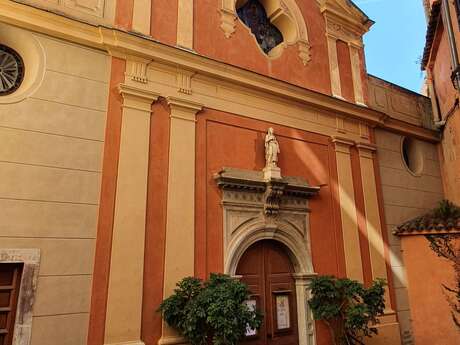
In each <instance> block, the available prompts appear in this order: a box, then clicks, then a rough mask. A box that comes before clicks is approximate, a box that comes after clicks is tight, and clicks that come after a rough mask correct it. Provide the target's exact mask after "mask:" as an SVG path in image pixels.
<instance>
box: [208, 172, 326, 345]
mask: <svg viewBox="0 0 460 345" xmlns="http://www.w3.org/2000/svg"><path fill="white" fill-rule="evenodd" d="M215 179H216V182H217V184H218V186H219V187H220V188H221V189H222V191H223V193H222V206H223V211H224V212H223V225H224V228H223V232H224V233H223V235H224V236H223V237H224V238H223V249H224V272H225V273H227V274H229V275H231V276H238V275H239V274H240V275H241V273H243V274H242V275H243V280H247V278H248V277H244V276H245V274H244V273H245V272H243V271H242V270H243V267H246V266H243V265H246V264H244V263H245V261H246V260H249V259H248V255H256V256H257V255H259V260H261V259H260V255H262V256H263V254H261V253H259V254H251V253H253V251H256V252H257V250H259V251H260V250H261V249H260V246H262V248H264V246H267V245H266V244H265V243H271V244H270V245H269V246H270V248H271V249H270V250H271V251H272V253H273V255H278V259H279V260H278V261H280V262H284V263H285V264H284V266H283V267H284V273H288V275H289V277H290V280H289V281H286V282H284V283H285V287H286V286H287V285H289V289H290V291H291V300H290V301H289V304H290V308H292V310H293V312H294V314H293V315H292V316H291V315H290V314H289V317H290V320H289V326H290V329H291V335H295V336H293V337H290V338H289V337H286V339H285V340H286V342H281V343H275V342H267V341H264V342H257V341H255V338H253V339H252V340H253V342H251V341H250V340H251V339H247V342H248V344H249V345H259V344H264V345H265V344H270V345H275V344H276V345H278V344H282V345H284V344H286V345H290V344H293V345H294V344H295V345H297V344H298V345H315V322H314V320H313V318H312V314H311V312H310V309H309V307H308V302H307V301H308V298H309V289H308V283H309V281H310V279H311V278H312V277H313V276H315V273H314V269H313V264H312V255H311V248H310V231H309V226H310V222H309V213H310V209H309V207H308V199H309V198H311V197H314V196H315V195H317V194H318V192H319V187H311V186H310V185H309V184H308V182H307V181H304V180H302V179H299V178H292V177H291V178H281V179H277V180H269V181H268V180H266V179H265V178H264V173H263V172H259V171H250V170H240V169H234V168H224V169H223V170H222V171H220V172H219V173H218V174H216V175H215ZM257 248H259V249H257ZM275 248H277V249H275ZM264 250H268V249H266V248H265V249H262V252H263V251H264ZM276 253H278V254H276ZM280 253H282V254H280ZM280 255H281V256H280ZM281 257H282V258H281ZM275 261H276V260H275ZM250 266H252V264H250V265H249V266H248V271H247V273H248V274H246V276H250V275H251V274H250V271H249V268H250ZM256 266H257V265H256ZM256 268H257V269H259V271H258V272H259V273H258V275H259V276H263V277H264V283H263V284H266V281H267V279H268V280H270V278H269V277H268V278H265V275H266V274H268V275H269V276H270V273H265V272H266V271H264V270H262V271H260V262H259V264H258V266H257V267H256ZM254 272H255V271H254ZM260 279H262V278H260ZM261 282H262V281H261ZM261 282H260V283H259V286H262V285H261V284H262V283H261ZM248 283H250V282H248ZM286 284H287V285H286ZM263 286H265V285H263ZM253 288H255V287H253ZM259 289H260V288H259ZM280 291H282V290H280ZM260 292H262V291H261V290H260ZM263 292H264V296H266V291H265V290H264V291H263ZM269 294H270V297H267V298H272V292H269ZM263 299H264V301H265V300H266V298H265V297H263ZM278 300H279V303H281V302H282V300H283V297H280V298H279V299H278ZM284 301H286V298H285V297H284ZM253 302H254V301H253ZM253 302H251V303H253ZM275 302H276V298H275ZM255 303H257V302H255ZM259 303H261V302H260V301H259ZM264 303H266V302H264ZM273 303H274V302H273V301H271V304H273ZM290 313H291V312H290ZM272 316H273V320H274V321H270V322H272V323H270V324H269V325H274V322H275V321H276V322H277V321H278V320H276V317H275V316H274V315H271V316H270V317H272ZM296 322H297V324H296ZM281 326H282V325H281ZM283 330H284V331H285V329H284V328H282V329H280V330H278V331H283ZM264 332H267V331H264ZM270 336H273V333H270ZM264 337H265V338H263V339H267V338H268V333H267V335H266V336H264Z"/></svg>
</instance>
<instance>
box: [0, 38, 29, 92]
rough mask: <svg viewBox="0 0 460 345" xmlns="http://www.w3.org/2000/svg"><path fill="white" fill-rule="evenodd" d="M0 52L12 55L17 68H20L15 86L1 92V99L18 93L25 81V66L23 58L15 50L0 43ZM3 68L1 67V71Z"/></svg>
mask: <svg viewBox="0 0 460 345" xmlns="http://www.w3.org/2000/svg"><path fill="white" fill-rule="evenodd" d="M0 51H3V52H5V53H7V54H10V55H11V56H12V57H13V58H14V59H15V61H16V64H17V67H18V75H17V77H16V80H15V81H14V85H13V86H12V87H11V88H9V89H7V90H5V91H2V90H0V97H4V96H8V95H11V94H12V93H14V92H16V91H17V90H18V89H19V88H20V87H21V85H22V82H23V81H24V76H25V64H24V60H23V58H22V56H21V55H20V54H19V53H18V52H17V51H16V50H14V49H13V48H11V47H9V46H7V45H5V44H1V43H0ZM1 68H2V67H1V66H0V69H1Z"/></svg>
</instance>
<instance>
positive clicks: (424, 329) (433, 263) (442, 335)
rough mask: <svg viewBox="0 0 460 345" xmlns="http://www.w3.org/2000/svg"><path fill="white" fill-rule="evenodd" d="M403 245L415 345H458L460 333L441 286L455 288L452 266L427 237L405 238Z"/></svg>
mask: <svg viewBox="0 0 460 345" xmlns="http://www.w3.org/2000/svg"><path fill="white" fill-rule="evenodd" d="M401 242H402V250H403V258H404V262H405V263H406V267H407V284H408V286H409V290H408V291H409V301H410V303H411V317H412V325H413V330H414V335H415V339H416V343H417V344H432V345H455V344H458V339H459V337H460V331H459V330H458V328H456V326H455V324H454V322H453V321H452V317H451V309H450V307H449V304H448V302H447V300H446V295H445V293H444V292H443V288H442V284H445V285H447V286H450V287H453V286H454V285H455V279H454V278H455V272H454V269H453V267H452V264H451V263H450V262H449V261H447V260H445V259H442V258H440V257H438V256H437V255H436V254H435V253H434V252H433V251H432V250H431V249H430V248H429V242H428V241H427V240H426V239H425V237H424V236H405V237H403V238H402V241H401ZM423 277H427V278H428V277H429V280H430V282H427V281H424V279H423ZM420 301H422V303H421V302H420Z"/></svg>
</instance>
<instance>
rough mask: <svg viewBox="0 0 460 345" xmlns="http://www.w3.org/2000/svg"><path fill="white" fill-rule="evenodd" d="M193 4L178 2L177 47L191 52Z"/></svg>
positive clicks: (192, 0) (186, 1)
mask: <svg viewBox="0 0 460 345" xmlns="http://www.w3.org/2000/svg"><path fill="white" fill-rule="evenodd" d="M193 3H194V0H178V4H177V5H178V9H177V45H178V46H180V47H183V48H187V49H190V50H193Z"/></svg>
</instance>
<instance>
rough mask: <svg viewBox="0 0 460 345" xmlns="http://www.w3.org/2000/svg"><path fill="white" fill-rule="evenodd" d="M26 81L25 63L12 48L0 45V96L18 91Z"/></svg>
mask: <svg viewBox="0 0 460 345" xmlns="http://www.w3.org/2000/svg"><path fill="white" fill-rule="evenodd" d="M23 79H24V62H23V61H22V58H21V56H20V55H19V54H18V53H17V52H16V51H15V50H13V49H11V48H10V47H7V46H5V45H2V44H0V96H3V95H9V94H11V93H13V92H14V91H16V90H17V89H18V88H19V86H21V83H22V81H23Z"/></svg>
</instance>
